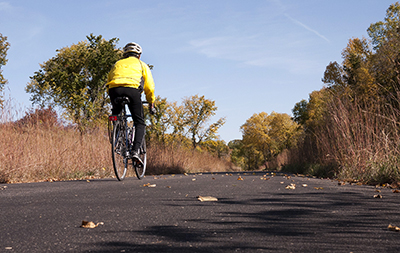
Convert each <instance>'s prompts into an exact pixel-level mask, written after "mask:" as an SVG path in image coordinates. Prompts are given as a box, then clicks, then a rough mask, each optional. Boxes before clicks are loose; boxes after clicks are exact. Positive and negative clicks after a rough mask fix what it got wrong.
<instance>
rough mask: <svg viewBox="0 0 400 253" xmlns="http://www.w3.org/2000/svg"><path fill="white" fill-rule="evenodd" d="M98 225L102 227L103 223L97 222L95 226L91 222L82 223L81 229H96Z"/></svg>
mask: <svg viewBox="0 0 400 253" xmlns="http://www.w3.org/2000/svg"><path fill="white" fill-rule="evenodd" d="M99 225H104V223H103V222H98V223H97V224H95V223H94V222H93V221H85V220H83V221H82V225H81V228H96V227H98V226H99Z"/></svg>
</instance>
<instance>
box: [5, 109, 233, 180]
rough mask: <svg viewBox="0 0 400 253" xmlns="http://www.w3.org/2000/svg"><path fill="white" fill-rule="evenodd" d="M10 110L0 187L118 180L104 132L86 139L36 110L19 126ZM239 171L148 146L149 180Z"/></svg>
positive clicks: (174, 150)
mask: <svg viewBox="0 0 400 253" xmlns="http://www.w3.org/2000/svg"><path fill="white" fill-rule="evenodd" d="M7 106H8V105H6V106H5V107H4V108H3V109H2V112H1V113H0V119H1V122H2V123H1V124H0V135H1V136H2V137H1V138H0V149H1V155H0V183H19V182H37V181H58V180H74V179H88V178H104V177H114V172H113V167H112V159H111V147H110V142H109V140H108V135H107V130H106V129H105V128H104V129H103V128H99V129H96V130H93V131H90V132H87V133H84V134H81V133H79V131H77V130H75V129H74V128H71V127H69V128H65V127H63V126H61V125H59V124H55V123H54V122H55V121H54V120H46V117H45V115H43V113H42V112H43V111H40V113H38V111H37V110H36V111H35V110H31V111H29V112H28V113H26V114H27V115H26V116H28V117H24V118H23V119H22V120H19V121H18V122H15V120H14V119H15V114H14V115H11V114H12V113H13V112H10V107H8V108H7ZM47 112H48V114H51V113H50V112H51V111H47ZM32 115H34V117H32ZM53 116H54V115H53ZM49 122H50V123H51V124H49ZM236 169H237V168H236V167H234V166H233V165H232V164H231V163H230V162H227V161H225V160H222V159H218V158H216V157H213V156H212V155H210V154H208V153H199V152H197V151H192V150H187V149H185V148H182V147H179V146H178V145H177V146H169V147H165V146H163V145H160V144H156V143H151V142H150V143H148V169H147V173H146V174H147V175H151V174H153V175H154V174H170V173H184V172H205V171H229V170H236ZM128 175H131V176H133V175H134V173H132V171H131V172H130V173H129V174H128Z"/></svg>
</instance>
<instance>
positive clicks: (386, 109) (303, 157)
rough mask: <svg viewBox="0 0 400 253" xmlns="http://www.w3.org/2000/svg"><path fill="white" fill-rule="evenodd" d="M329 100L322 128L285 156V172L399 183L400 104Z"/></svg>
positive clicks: (394, 101) (397, 101)
mask: <svg viewBox="0 0 400 253" xmlns="http://www.w3.org/2000/svg"><path fill="white" fill-rule="evenodd" d="M399 95H400V93H398V94H397V96H393V98H394V99H392V100H391V101H390V103H389V102H386V103H383V102H377V101H370V102H366V101H365V100H364V102H360V101H357V100H356V99H354V98H350V97H348V96H347V97H346V96H341V97H339V96H334V97H333V98H332V99H331V100H330V101H327V111H326V112H325V116H324V120H323V124H320V125H319V126H318V127H316V128H315V129H313V131H312V132H308V133H307V134H306V136H305V138H304V139H303V140H302V142H301V143H300V146H299V147H298V148H297V149H294V150H290V152H289V153H288V154H287V155H285V157H284V159H285V160H284V161H283V162H282V163H283V164H284V166H283V167H284V168H283V169H284V170H286V171H290V172H299V173H305V174H312V175H317V176H330V177H336V178H339V179H342V180H358V181H362V182H364V183H369V184H382V183H393V182H399V181H400V110H399V108H400V106H399V105H400V101H399V100H398V99H395V98H399V97H400V96H399Z"/></svg>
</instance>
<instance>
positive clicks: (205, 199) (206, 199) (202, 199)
mask: <svg viewBox="0 0 400 253" xmlns="http://www.w3.org/2000/svg"><path fill="white" fill-rule="evenodd" d="M197 199H198V200H200V201H201V202H204V201H218V199H217V198H215V197H211V196H205V197H203V196H198V197H197Z"/></svg>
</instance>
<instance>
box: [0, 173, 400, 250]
mask: <svg viewBox="0 0 400 253" xmlns="http://www.w3.org/2000/svg"><path fill="white" fill-rule="evenodd" d="M265 174H266V173H247V174H244V173H241V174H238V173H232V174H229V173H228V174H227V173H218V174H202V175H188V176H185V175H175V176H172V175H167V176H159V177H153V176H147V177H146V178H144V179H143V180H137V179H136V178H128V179H126V180H125V181H123V182H118V181H117V180H116V179H104V180H91V181H89V182H87V181H71V182H53V183H49V182H45V183H32V184H12V185H0V214H1V215H0V252H236V251H243V252H400V233H399V232H393V231H390V230H389V229H388V228H387V227H388V225H389V224H393V225H397V226H400V215H399V211H400V208H399V203H400V193H393V192H392V190H390V189H381V192H380V193H378V192H376V189H375V187H370V186H358V185H343V186H339V185H338V183H337V182H335V181H331V180H320V179H312V178H311V179H310V178H303V177H296V176H292V177H290V178H288V177H285V176H284V175H282V174H278V175H276V176H273V177H272V176H271V175H267V176H266V177H264V175H265ZM268 178H269V179H268ZM238 179H239V180H238ZM240 179H242V180H240ZM265 179H267V180H265ZM154 184H155V187H148V185H150V186H154ZM290 184H295V187H294V189H286V187H287V186H289V185H290ZM303 185H304V186H303ZM5 186H6V187H5ZM289 188H290V187H289ZM376 194H380V195H382V196H383V198H374V197H373V196H374V195H376ZM199 195H200V196H212V197H216V198H217V199H218V201H213V202H200V201H199V200H198V199H197V196H199ZM82 220H87V221H93V222H95V223H100V222H101V223H103V224H99V226H98V227H96V228H92V229H91V228H81V227H80V225H81V224H82Z"/></svg>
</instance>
